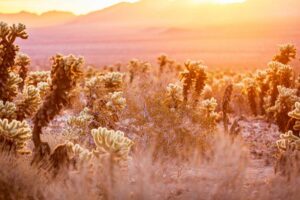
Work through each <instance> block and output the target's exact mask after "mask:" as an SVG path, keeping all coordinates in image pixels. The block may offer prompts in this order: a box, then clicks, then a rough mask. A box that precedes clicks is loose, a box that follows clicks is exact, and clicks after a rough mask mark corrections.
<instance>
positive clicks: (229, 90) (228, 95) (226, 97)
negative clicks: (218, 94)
mask: <svg viewBox="0 0 300 200" xmlns="http://www.w3.org/2000/svg"><path fill="white" fill-rule="evenodd" d="M232 91H233V85H232V84H230V85H228V86H227V87H226V89H225V92H224V96H223V102H222V112H223V125H224V130H225V132H226V133H228V124H229V117H228V112H229V110H230V107H229V106H230V102H231V96H232Z"/></svg>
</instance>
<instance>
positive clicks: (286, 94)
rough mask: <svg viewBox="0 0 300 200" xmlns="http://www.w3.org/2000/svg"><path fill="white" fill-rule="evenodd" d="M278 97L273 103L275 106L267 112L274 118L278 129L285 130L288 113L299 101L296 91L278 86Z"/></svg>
mask: <svg viewBox="0 0 300 200" xmlns="http://www.w3.org/2000/svg"><path fill="white" fill-rule="evenodd" d="M278 91H279V95H278V98H277V100H276V102H275V105H274V106H272V107H270V108H269V109H268V110H267V112H269V113H271V114H272V115H273V117H274V118H275V120H276V122H277V124H278V126H279V129H280V130H281V131H284V130H285V126H286V125H287V123H288V120H289V116H288V113H289V111H290V110H292V108H293V106H294V105H295V103H296V102H297V101H300V97H297V95H296V94H297V90H296V89H289V88H285V87H282V86H278Z"/></svg>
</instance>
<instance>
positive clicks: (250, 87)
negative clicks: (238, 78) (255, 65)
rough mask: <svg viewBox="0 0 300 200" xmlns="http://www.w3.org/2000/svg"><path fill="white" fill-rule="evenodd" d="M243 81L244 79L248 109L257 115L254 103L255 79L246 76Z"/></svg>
mask: <svg viewBox="0 0 300 200" xmlns="http://www.w3.org/2000/svg"><path fill="white" fill-rule="evenodd" d="M244 81H245V86H246V88H245V90H246V93H247V97H248V103H249V106H250V109H251V111H252V114H253V115H254V116H256V115H257V105H256V96H257V94H256V90H257V89H256V85H255V81H254V80H253V79H251V78H247V79H245V80H244Z"/></svg>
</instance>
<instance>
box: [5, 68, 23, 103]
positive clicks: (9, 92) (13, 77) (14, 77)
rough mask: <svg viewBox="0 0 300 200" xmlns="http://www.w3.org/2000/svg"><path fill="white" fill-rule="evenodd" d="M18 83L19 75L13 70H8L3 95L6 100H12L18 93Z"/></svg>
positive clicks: (20, 80)
mask: <svg viewBox="0 0 300 200" xmlns="http://www.w3.org/2000/svg"><path fill="white" fill-rule="evenodd" d="M20 83H22V79H21V78H20V76H19V75H18V74H16V73H14V72H10V73H9V75H8V79H7V82H6V85H5V86H4V88H5V90H4V93H5V95H4V96H5V99H6V100H7V101H13V99H14V98H15V97H16V96H17V95H18V91H19V90H18V89H19V84H20Z"/></svg>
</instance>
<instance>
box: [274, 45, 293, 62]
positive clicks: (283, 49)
mask: <svg viewBox="0 0 300 200" xmlns="http://www.w3.org/2000/svg"><path fill="white" fill-rule="evenodd" d="M279 51H280V52H279V53H278V54H277V55H275V56H274V58H273V60H274V61H278V62H280V63H282V64H288V63H289V62H290V61H291V60H292V59H295V58H296V54H297V50H296V47H295V46H294V45H292V44H285V45H281V46H280V48H279Z"/></svg>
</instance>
